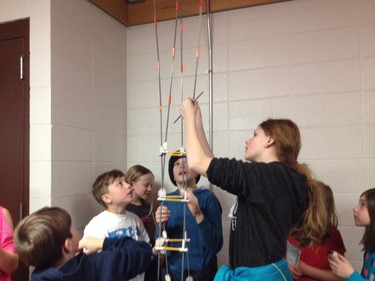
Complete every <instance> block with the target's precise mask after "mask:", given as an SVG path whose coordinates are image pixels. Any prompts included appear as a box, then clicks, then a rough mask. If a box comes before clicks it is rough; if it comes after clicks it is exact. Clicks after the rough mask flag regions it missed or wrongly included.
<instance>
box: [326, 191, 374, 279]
mask: <svg viewBox="0 0 375 281" xmlns="http://www.w3.org/2000/svg"><path fill="white" fill-rule="evenodd" d="M353 213H354V223H355V225H356V226H364V227H365V233H364V234H363V237H362V240H361V244H362V245H363V250H364V254H363V267H362V271H361V274H359V273H358V272H357V271H355V270H354V268H353V266H352V265H351V264H350V263H349V261H348V260H347V259H346V258H345V257H344V256H342V255H340V254H339V253H336V252H334V253H332V254H331V255H330V256H329V257H328V261H329V265H330V267H331V270H332V272H333V273H334V274H336V275H337V276H339V277H341V278H343V279H345V280H348V281H363V280H371V281H372V280H375V239H374V238H375V188H371V189H368V190H366V191H365V192H363V193H362V194H361V196H360V198H359V202H358V204H357V206H355V207H354V209H353Z"/></svg>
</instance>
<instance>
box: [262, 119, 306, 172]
mask: <svg viewBox="0 0 375 281" xmlns="http://www.w3.org/2000/svg"><path fill="white" fill-rule="evenodd" d="M259 127H260V128H262V129H263V131H264V132H265V134H266V135H267V136H269V137H271V138H272V139H273V140H274V144H275V148H276V157H277V158H278V159H279V161H280V162H285V163H288V164H289V165H294V164H295V163H296V162H297V158H298V154H299V151H300V150H301V135H300V132H299V129H298V127H297V125H296V124H295V123H294V122H293V121H291V120H289V119H268V120H266V121H263V122H262V123H261V124H260V125H259Z"/></svg>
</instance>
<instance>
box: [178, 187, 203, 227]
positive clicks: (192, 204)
mask: <svg viewBox="0 0 375 281" xmlns="http://www.w3.org/2000/svg"><path fill="white" fill-rule="evenodd" d="M180 194H181V196H183V197H185V196H186V199H187V200H189V202H187V206H188V207H189V210H190V212H191V214H192V215H193V217H194V218H195V220H196V222H197V223H201V222H202V221H203V219H204V215H203V213H202V211H201V208H200V207H199V203H198V199H197V197H195V195H194V193H193V191H192V190H191V189H186V190H183V189H182V190H180Z"/></svg>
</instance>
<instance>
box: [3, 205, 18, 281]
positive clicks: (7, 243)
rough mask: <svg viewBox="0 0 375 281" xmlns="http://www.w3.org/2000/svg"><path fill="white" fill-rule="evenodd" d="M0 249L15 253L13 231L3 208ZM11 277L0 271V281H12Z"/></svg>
mask: <svg viewBox="0 0 375 281" xmlns="http://www.w3.org/2000/svg"><path fill="white" fill-rule="evenodd" d="M0 247H1V249H3V250H7V251H9V252H13V253H15V249H14V244H13V230H12V229H11V228H10V226H9V225H8V223H7V221H6V219H5V216H4V213H3V208H2V207H1V206H0ZM10 280H11V278H10V275H8V274H6V273H5V272H3V271H2V270H1V269H0V281H10Z"/></svg>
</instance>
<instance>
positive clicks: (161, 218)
mask: <svg viewBox="0 0 375 281" xmlns="http://www.w3.org/2000/svg"><path fill="white" fill-rule="evenodd" d="M170 215H171V212H170V211H169V210H168V208H167V207H166V206H159V208H157V210H156V212H155V220H156V223H157V224H160V223H166V222H167V221H168V219H169V217H170Z"/></svg>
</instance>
